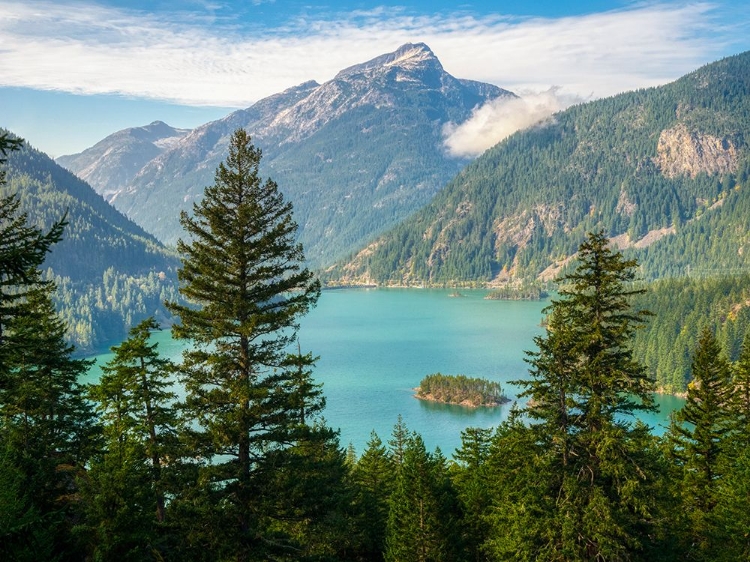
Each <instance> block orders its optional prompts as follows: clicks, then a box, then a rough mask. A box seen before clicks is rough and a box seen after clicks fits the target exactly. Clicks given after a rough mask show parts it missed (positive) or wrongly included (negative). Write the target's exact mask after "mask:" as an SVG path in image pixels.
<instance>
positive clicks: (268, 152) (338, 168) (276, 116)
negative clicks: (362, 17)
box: [61, 43, 514, 265]
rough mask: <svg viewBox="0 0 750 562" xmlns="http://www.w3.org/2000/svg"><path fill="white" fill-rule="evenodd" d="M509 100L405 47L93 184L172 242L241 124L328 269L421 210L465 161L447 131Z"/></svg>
mask: <svg viewBox="0 0 750 562" xmlns="http://www.w3.org/2000/svg"><path fill="white" fill-rule="evenodd" d="M504 96H507V97H511V96H514V94H512V93H511V92H508V91H506V90H503V89H501V88H498V87H496V86H493V85H490V84H482V83H479V82H474V81H470V80H459V79H457V78H454V77H453V76H451V75H450V74H448V73H447V72H445V70H444V69H443V67H442V65H441V64H440V61H439V60H438V59H437V57H436V56H435V55H434V53H433V52H432V51H431V50H430V49H429V47H427V46H426V45H424V44H422V43H418V44H406V45H404V46H402V47H401V48H399V49H398V50H396V51H394V52H393V53H388V54H386V55H382V56H380V57H376V58H374V59H372V60H370V61H367V62H365V63H362V64H358V65H354V66H351V67H349V68H346V69H344V70H342V71H341V72H339V73H338V74H337V75H336V77H334V78H333V79H332V80H330V81H328V82H326V83H324V84H318V83H317V82H314V81H311V82H305V83H303V84H300V85H299V86H296V87H294V88H290V89H288V90H285V91H284V92H281V93H279V94H276V95H273V96H270V97H268V98H265V99H263V100H260V101H258V102H257V103H255V104H254V105H253V106H251V107H249V108H247V109H244V110H239V111H235V112H233V113H232V114H230V115H228V116H227V117H225V118H224V119H220V120H218V121H213V122H211V123H207V124H205V125H202V126H200V127H197V128H195V129H194V130H192V131H190V132H189V133H187V134H185V135H184V136H183V137H182V138H180V139H179V140H178V141H177V143H176V145H175V146H174V147H172V148H171V149H169V150H166V151H164V152H161V153H160V154H158V155H156V156H154V157H153V158H152V159H151V160H149V161H148V162H146V163H145V164H144V165H143V166H142V167H141V168H140V169H139V170H138V172H137V173H136V174H135V176H134V177H133V178H132V179H131V180H129V181H128V183H127V184H126V185H121V186H120V187H119V188H118V189H117V190H116V191H115V192H113V193H110V192H108V191H107V190H108V189H109V187H105V184H104V183H99V184H97V181H95V180H94V179H92V181H93V183H94V185H95V187H96V188H97V189H98V190H99V191H100V192H102V193H104V192H107V198H108V200H109V201H110V202H111V203H112V204H113V205H115V207H117V208H118V209H119V210H121V211H123V212H124V213H125V214H126V215H128V216H129V217H130V218H132V219H133V220H135V221H136V222H137V223H138V224H140V225H141V226H143V227H144V228H145V229H146V230H147V231H149V232H151V233H153V234H154V235H156V236H157V237H158V238H159V239H160V240H162V241H164V242H166V243H174V242H175V241H176V240H177V238H178V237H180V236H181V234H182V232H181V230H180V227H179V225H178V220H177V219H178V214H179V211H180V210H189V209H190V208H191V204H192V203H193V202H194V201H196V200H198V199H199V198H200V197H202V194H203V189H204V188H205V186H207V185H211V184H212V183H213V175H214V170H215V168H216V166H217V165H218V164H219V163H220V162H221V161H222V160H223V158H224V157H225V155H226V148H227V142H228V139H229V135H230V134H231V133H232V132H233V131H234V130H235V129H236V128H238V127H243V128H245V129H247V130H248V131H249V132H250V134H251V135H252V137H253V142H254V143H255V145H256V146H258V147H260V148H261V149H262V150H263V162H262V170H261V172H262V173H263V174H264V176H270V177H271V178H272V179H274V180H275V181H276V182H277V183H278V184H279V186H280V188H281V191H282V192H283V193H284V194H285V196H286V197H287V199H289V200H290V201H292V203H293V204H294V210H295V219H296V220H297V222H298V223H299V226H300V230H299V238H300V240H301V242H303V244H304V246H305V253H306V255H307V257H308V259H309V260H310V261H311V263H312V264H313V265H319V264H325V263H331V262H332V261H333V260H334V259H335V258H338V257H341V256H342V255H345V254H346V253H347V252H349V251H351V250H352V249H354V248H356V247H357V246H358V245H361V244H362V243H363V242H365V241H367V240H369V239H371V238H372V237H373V236H375V235H376V234H378V233H380V232H383V231H384V230H385V229H387V228H388V227H391V226H393V225H395V224H396V223H397V222H398V221H400V220H401V219H403V218H405V217H406V216H408V215H410V214H411V213H413V212H414V211H416V210H417V209H419V208H420V207H422V206H423V205H424V204H426V203H427V202H428V201H429V200H430V199H431V198H432V196H433V195H434V194H435V193H436V192H437V191H438V190H439V189H440V188H441V187H442V186H443V185H444V184H445V182H447V181H448V180H449V179H450V178H451V177H453V176H454V175H455V174H456V173H457V172H458V171H459V170H460V169H461V168H462V167H463V166H464V165H465V164H466V161H465V160H460V159H456V158H452V157H450V156H448V155H447V153H446V151H445V149H444V147H443V144H442V143H443V127H444V125H445V124H447V123H449V122H454V123H460V122H463V121H465V120H466V119H467V118H468V117H469V116H470V115H471V112H472V110H473V109H475V108H476V107H477V106H481V105H482V104H484V103H486V102H487V101H489V100H492V99H495V98H498V97H504ZM113 136H114V135H113ZM66 158H70V157H66ZM61 161H67V160H61ZM108 166H109V163H108V162H107V161H105V160H101V164H100V166H99V168H97V166H94V169H92V172H91V177H92V178H94V177H95V176H97V177H102V178H104V177H107V176H108V175H109V176H112V175H114V174H111V173H110V172H108Z"/></svg>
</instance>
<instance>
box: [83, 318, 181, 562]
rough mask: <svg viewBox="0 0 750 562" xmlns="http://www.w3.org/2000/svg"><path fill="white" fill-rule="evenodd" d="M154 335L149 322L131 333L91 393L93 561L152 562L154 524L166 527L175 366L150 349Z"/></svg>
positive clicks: (153, 326)
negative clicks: (95, 423) (96, 444)
mask: <svg viewBox="0 0 750 562" xmlns="http://www.w3.org/2000/svg"><path fill="white" fill-rule="evenodd" d="M157 329H159V326H158V324H157V323H156V321H155V320H154V319H153V318H148V319H146V320H144V321H143V322H141V323H139V324H138V325H137V326H135V327H133V328H132V329H131V330H130V336H129V338H128V339H127V340H125V341H124V342H122V343H121V344H120V345H117V346H114V347H113V348H112V351H113V352H114V354H115V356H114V357H113V358H112V359H111V360H110V361H109V362H108V363H107V364H106V365H104V366H103V367H102V371H103V374H102V377H101V379H100V380H99V382H98V383H97V384H95V385H92V386H91V388H90V395H91V397H92V398H93V399H94V400H95V401H96V402H98V404H99V409H100V411H101V412H102V415H101V419H102V421H103V423H104V435H105V438H106V444H105V447H106V448H105V450H104V451H103V454H102V455H100V457H99V458H98V459H96V461H95V462H93V463H92V467H91V470H90V471H89V475H88V478H87V488H86V489H87V491H88V496H89V497H88V499H89V502H88V503H89V508H90V509H89V514H88V515H89V522H88V528H89V529H91V531H92V532H93V534H94V536H93V537H92V538H91V542H92V543H93V544H94V545H95V547H94V551H95V553H96V557H97V558H101V559H119V560H125V559H139V558H143V557H150V556H151V553H152V552H153V551H154V549H156V548H157V546H158V540H157V536H158V532H157V524H158V523H164V521H165V503H166V501H165V488H166V484H165V481H166V478H165V476H164V471H165V468H166V465H167V464H168V462H169V459H171V460H172V461H171V462H172V464H174V459H176V458H178V448H177V443H176V430H177V425H178V420H177V413H176V411H175V409H174V402H175V400H176V398H177V395H176V394H175V393H174V392H172V391H171V390H170V387H171V385H172V384H173V381H172V376H173V374H174V365H173V364H172V363H171V361H169V360H167V359H164V358H162V357H160V356H159V352H158V350H157V344H156V343H149V342H150V338H151V333H152V331H153V330H157Z"/></svg>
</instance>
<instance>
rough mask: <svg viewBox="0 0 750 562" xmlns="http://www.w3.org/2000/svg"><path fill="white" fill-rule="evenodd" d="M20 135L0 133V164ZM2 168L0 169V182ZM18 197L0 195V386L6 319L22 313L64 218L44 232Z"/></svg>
mask: <svg viewBox="0 0 750 562" xmlns="http://www.w3.org/2000/svg"><path fill="white" fill-rule="evenodd" d="M21 144H22V140H21V139H17V138H11V137H9V136H8V134H7V133H6V134H2V135H0V154H1V155H2V156H0V164H3V163H5V161H6V159H5V156H7V154H8V152H9V151H11V150H18V148H20V146H21ZM3 183H5V171H4V170H3V171H0V184H3ZM20 204H21V203H20V201H19V200H18V198H17V197H15V196H13V195H11V196H8V197H0V389H2V388H3V384H4V381H3V377H4V376H5V375H6V370H7V369H8V368H9V365H8V364H7V362H8V357H7V356H6V353H7V351H8V349H9V346H8V344H7V341H6V340H7V330H8V323H9V322H11V321H12V319H13V318H15V317H17V316H18V315H19V314H22V313H23V310H24V309H23V306H22V305H23V303H24V300H25V298H26V294H27V291H29V290H32V289H34V288H35V287H36V286H38V282H39V281H40V277H39V275H37V273H38V270H39V268H40V266H41V265H42V263H43V262H44V259H45V258H46V257H47V253H48V252H49V251H50V248H51V247H52V246H53V245H54V244H55V243H56V242H59V241H60V239H61V238H62V233H63V229H64V228H65V225H66V224H67V223H66V220H65V217H63V218H62V219H61V220H59V221H57V222H55V223H54V224H53V225H52V227H51V228H50V230H49V231H48V232H46V233H45V232H43V231H42V230H41V229H39V228H37V227H35V226H32V225H30V224H29V223H28V222H29V221H28V217H27V215H26V213H21V212H20Z"/></svg>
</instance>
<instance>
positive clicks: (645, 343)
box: [633, 273, 750, 393]
mask: <svg viewBox="0 0 750 562" xmlns="http://www.w3.org/2000/svg"><path fill="white" fill-rule="evenodd" d="M693 274H694V273H693ZM693 274H691V275H693ZM634 307H636V308H638V309H645V310H648V311H650V312H651V313H652V314H653V316H651V317H650V318H649V319H648V322H646V323H645V325H644V326H643V328H642V329H640V330H638V331H636V332H635V335H634V338H633V352H634V356H635V358H636V359H637V360H638V361H640V362H641V363H643V364H644V365H646V367H647V369H648V373H649V376H650V378H652V379H653V380H654V381H655V382H656V386H657V388H659V389H662V390H664V391H666V392H670V393H675V392H685V390H686V389H687V385H688V383H689V382H690V381H691V379H692V374H691V365H690V363H691V355H692V351H693V348H694V347H695V342H696V341H698V339H699V337H700V333H701V330H703V329H704V328H710V329H711V330H712V332H713V333H714V334H715V335H716V339H717V341H718V342H719V343H720V344H721V347H722V349H723V350H725V352H726V354H727V359H729V360H731V361H737V360H738V358H739V355H740V347H741V344H742V342H743V341H744V340H745V337H746V336H750V274H744V275H732V276H715V277H700V276H693V277H683V278H673V279H663V280H660V281H656V282H654V283H649V284H648V285H647V286H646V293H644V294H643V295H640V296H639V297H637V298H636V299H635V301H634Z"/></svg>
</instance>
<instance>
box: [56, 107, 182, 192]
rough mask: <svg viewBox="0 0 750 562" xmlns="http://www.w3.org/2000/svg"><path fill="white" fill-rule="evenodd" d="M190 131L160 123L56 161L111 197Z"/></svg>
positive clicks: (123, 133) (115, 136) (116, 135)
mask: <svg viewBox="0 0 750 562" xmlns="http://www.w3.org/2000/svg"><path fill="white" fill-rule="evenodd" d="M189 132H190V129H175V128H174V127H170V126H169V125H167V124H166V123H164V122H162V121H154V122H153V123H151V124H150V125H146V126H145V127H133V128H130V129H124V130H122V131H118V132H116V133H114V134H112V135H109V136H108V137H106V138H105V139H103V140H101V141H99V142H98V143H96V144H95V145H94V146H92V147H91V148H87V149H86V150H84V151H83V152H81V153H78V154H71V155H67V156H60V157H59V158H57V159H56V162H57V163H58V164H59V165H61V166H62V167H64V168H67V169H68V170H70V171H71V172H73V173H74V174H75V175H77V176H78V177H79V178H81V179H82V180H84V181H85V182H87V183H88V184H89V185H91V186H92V187H93V188H94V189H95V190H96V191H97V193H99V194H101V195H103V196H104V197H105V198H106V197H111V196H112V195H113V194H114V193H116V192H117V191H118V190H119V189H122V188H123V187H125V186H126V185H128V183H130V182H131V181H132V180H133V178H134V177H135V175H136V174H137V173H138V172H139V171H140V170H141V168H143V166H144V165H146V163H147V162H149V161H150V160H152V159H154V158H155V157H157V156H158V155H159V154H161V153H162V152H165V151H167V150H169V149H171V148H173V147H174V146H175V145H176V144H177V143H178V142H179V140H180V139H182V138H183V137H184V136H185V135H187V134H188V133H189Z"/></svg>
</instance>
